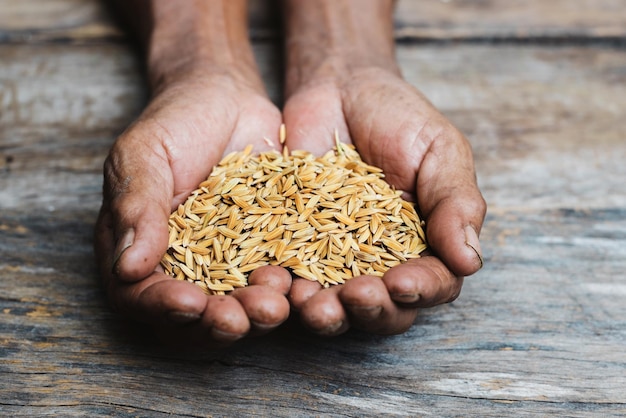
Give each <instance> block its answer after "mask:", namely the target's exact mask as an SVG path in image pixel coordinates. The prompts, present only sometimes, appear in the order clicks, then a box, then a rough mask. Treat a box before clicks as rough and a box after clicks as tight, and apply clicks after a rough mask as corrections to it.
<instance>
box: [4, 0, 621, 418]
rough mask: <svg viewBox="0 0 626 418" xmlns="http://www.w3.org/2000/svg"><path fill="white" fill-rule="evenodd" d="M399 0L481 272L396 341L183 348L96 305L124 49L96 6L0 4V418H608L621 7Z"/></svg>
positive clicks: (255, 25) (407, 61) (255, 22)
mask: <svg viewBox="0 0 626 418" xmlns="http://www.w3.org/2000/svg"><path fill="white" fill-rule="evenodd" d="M252 6H253V7H252V9H251V22H252V32H251V33H252V36H253V39H254V41H255V51H256V53H257V56H258V59H259V62H260V66H261V68H262V71H263V73H264V75H265V78H266V81H267V84H268V88H269V90H270V93H271V95H272V97H273V98H274V99H275V100H276V101H277V102H279V101H280V99H279V98H280V89H279V85H280V74H279V71H278V70H279V68H280V65H279V62H280V46H279V45H280V43H279V40H278V35H277V30H276V24H277V18H276V15H275V11H273V10H272V9H271V8H270V7H268V6H267V5H265V4H264V2H259V1H256V2H253V4H252ZM398 7H399V10H398V14H397V16H398V17H397V24H396V27H397V32H396V34H397V37H398V51H397V52H398V56H399V59H400V62H401V65H402V69H403V71H404V74H405V76H406V77H407V79H408V80H409V81H410V82H411V83H413V84H415V85H416V86H418V87H419V88H420V89H421V90H422V91H423V92H424V93H425V94H426V95H427V96H428V97H430V98H431V99H432V101H433V102H434V103H435V104H436V105H437V106H438V107H439V108H441V109H442V111H443V112H444V113H445V114H446V115H448V116H449V117H450V119H451V120H452V121H453V122H454V123H455V124H456V125H457V126H459V127H460V128H461V130H463V131H464V132H465V133H466V134H467V135H468V137H469V138H470V140H471V142H472V144H473V146H474V151H475V158H476V162H477V168H478V177H479V182H480V185H481V187H482V190H483V191H484V194H485V197H486V199H487V201H488V203H489V214H488V217H487V220H486V224H485V227H484V230H483V235H482V239H483V249H484V252H485V259H486V265H485V268H484V269H483V270H482V271H480V272H479V273H478V274H476V275H475V276H472V277H471V278H468V279H467V280H466V284H465V286H464V289H463V293H462V294H461V297H460V298H459V299H458V300H457V301H455V302H454V303H452V304H449V305H445V306H440V307H437V308H434V309H429V310H424V311H423V313H422V314H421V316H420V317H419V318H418V319H417V321H416V323H415V325H414V326H413V327H412V328H411V329H410V331H409V332H407V333H406V334H403V335H400V336H393V337H377V336H371V335H367V334H364V333H360V332H350V333H348V334H347V335H344V336H341V337H339V338H335V339H318V338H316V337H314V336H311V335H309V334H307V333H306V332H304V331H302V330H300V329H299V328H298V327H297V326H288V327H285V329H283V330H281V331H279V332H278V333H276V334H274V335H271V336H268V337H263V338H258V339H254V340H247V341H245V342H243V343H241V344H237V345H235V346H234V347H232V348H230V349H228V350H225V351H220V352H193V351H189V352H179V351H174V350H172V349H168V348H164V347H162V346H160V345H159V344H158V342H157V341H156V340H155V338H154V337H153V336H152V335H151V334H150V333H149V332H148V331H146V330H145V329H144V328H143V327H142V326H138V325H136V324H132V323H128V322H127V321H125V320H124V319H123V318H120V317H118V316H116V315H115V314H113V313H111V312H110V311H109V309H108V308H107V305H106V302H105V300H104V298H103V294H102V292H101V290H100V288H99V284H98V278H97V274H96V271H95V267H94V257H93V255H92V228H93V224H94V221H95V217H96V213H97V210H98V206H99V202H100V199H101V195H100V189H101V166H102V162H103V160H104V157H105V155H106V152H107V149H108V147H109V146H110V145H111V143H112V141H113V140H114V138H115V136H116V135H117V134H118V133H119V132H120V131H121V130H122V129H123V128H124V127H125V126H126V125H127V124H128V123H129V122H130V121H131V120H132V119H133V117H134V116H136V115H137V113H138V112H139V111H140V109H141V107H142V105H143V104H144V103H145V97H146V91H145V88H144V86H143V79H142V76H141V73H140V70H139V64H138V60H137V58H136V57H135V56H134V54H133V52H132V51H131V49H130V48H129V47H128V45H127V41H126V39H125V37H124V35H123V34H122V33H121V32H120V30H118V29H117V28H116V27H115V26H114V25H113V24H112V23H111V20H110V18H108V17H107V15H106V13H105V11H104V10H103V8H102V6H101V4H100V3H99V2H98V1H96V0H0V416H48V415H49V416H99V415H106V416H133V417H134V416H170V415H174V416H194V417H195V416H198V417H199V416H245V415H262V416H289V417H291V416H383V415H384V416H468V415H473V416H533V417H534V416H548V415H552V414H554V415H559V416H602V417H604V416H625V415H626V304H625V303H624V300H625V298H626V278H625V274H624V272H625V271H626V186H625V185H624V184H625V183H626V181H625V180H626V4H625V3H624V2H623V1H622V0H553V1H550V2H546V1H542V0H527V1H524V2H521V1H510V0H493V1H489V2H482V1H480V2H479V1H470V0H458V1H456V0H455V1H437V0H422V1H413V0H401V1H400V2H399V5H398Z"/></svg>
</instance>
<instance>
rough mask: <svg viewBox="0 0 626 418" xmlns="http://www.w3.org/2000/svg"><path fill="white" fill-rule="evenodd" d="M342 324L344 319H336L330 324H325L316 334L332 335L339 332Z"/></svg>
mask: <svg viewBox="0 0 626 418" xmlns="http://www.w3.org/2000/svg"><path fill="white" fill-rule="evenodd" d="M343 326H344V321H337V322H335V323H334V324H332V325H329V326H327V327H326V328H324V329H321V330H319V331H318V332H317V334H318V335H322V336H327V337H329V336H330V337H332V336H334V335H336V334H338V333H339V330H340V329H342V328H343Z"/></svg>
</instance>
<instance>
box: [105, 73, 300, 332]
mask: <svg viewBox="0 0 626 418" xmlns="http://www.w3.org/2000/svg"><path fill="white" fill-rule="evenodd" d="M281 121H282V118H281V114H280V111H279V110H278V109H277V108H276V107H275V106H274V105H273V104H272V103H271V102H270V101H269V99H268V98H267V97H266V96H265V94H264V92H263V89H262V87H258V86H257V85H254V84H247V83H246V82H243V81H241V80H237V79H236V78H234V77H231V76H229V75H226V74H224V75H216V76H210V75H204V74H203V76H202V77H193V76H189V77H185V78H184V79H181V80H177V81H176V82H173V83H169V84H168V85H167V87H164V88H161V89H160V90H158V91H157V92H156V94H155V95H154V98H153V99H152V100H151V101H150V103H149V105H148V106H147V108H146V109H145V111H144V112H143V113H142V115H141V116H140V117H139V118H138V120H137V121H136V122H135V123H134V124H133V125H132V126H130V127H129V128H128V129H127V130H126V131H125V132H124V133H123V134H122V135H121V136H120V137H119V138H118V139H117V141H116V142H115V144H114V146H113V147H112V149H111V151H110V153H109V156H108V158H107V159H106V162H105V166H104V177H105V181H104V200H103V204H102V208H101V211H100V215H99V219H98V223H97V227H96V254H97V257H98V261H99V265H100V269H101V274H102V277H103V280H104V284H105V288H106V291H107V294H108V297H109V300H110V302H111V303H112V305H113V306H114V308H115V309H117V310H118V311H119V312H121V313H122V314H124V315H127V316H129V317H131V318H134V319H136V320H139V321H143V322H146V323H148V324H150V325H152V326H153V327H154V329H155V330H156V332H157V333H158V334H160V335H162V336H163V337H164V339H167V340H169V341H177V342H181V343H190V342H191V343H197V344H204V343H229V342H232V341H234V340H237V339H239V338H241V337H243V336H245V335H247V334H250V333H251V334H259V333H264V332H267V331H270V330H271V329H273V328H275V327H277V326H278V325H280V323H282V322H283V321H284V320H285V319H286V318H287V317H288V315H289V303H288V301H287V298H286V294H287V292H288V290H289V287H290V285H291V277H290V275H289V274H288V272H287V271H286V270H284V269H281V268H278V267H264V268H261V269H259V270H257V271H255V272H253V274H251V276H250V280H249V282H250V286H248V287H246V288H243V289H238V290H236V291H234V292H233V293H232V294H231V295H228V296H207V295H206V294H204V293H203V291H202V290H201V289H200V287H198V286H196V285H194V284H192V283H188V282H185V281H177V280H175V279H173V278H171V277H169V276H167V275H165V274H164V273H163V272H162V270H161V269H160V267H159V261H160V259H161V257H162V256H163V254H164V253H165V251H166V249H167V245H168V226H167V225H168V218H169V215H170V213H171V212H172V210H174V209H175V208H176V207H177V206H178V204H180V203H181V202H183V201H184V200H185V199H186V198H187V196H188V195H189V194H190V192H191V191H193V190H194V189H195V188H196V187H197V185H198V184H199V183H200V182H201V181H202V180H204V179H205V178H206V177H207V176H208V174H209V173H210V172H211V170H212V168H213V166H215V165H216V164H217V163H218V162H219V160H220V159H221V158H222V156H223V155H224V154H226V153H228V152H231V151H234V150H241V149H243V148H245V147H246V146H247V145H248V144H250V143H252V144H253V145H254V152H261V151H264V150H266V149H268V148H270V144H268V143H267V140H266V139H264V137H265V138H268V139H269V140H270V141H272V142H273V143H274V145H273V148H275V149H279V148H280V145H279V141H278V132H279V128H280V124H281Z"/></svg>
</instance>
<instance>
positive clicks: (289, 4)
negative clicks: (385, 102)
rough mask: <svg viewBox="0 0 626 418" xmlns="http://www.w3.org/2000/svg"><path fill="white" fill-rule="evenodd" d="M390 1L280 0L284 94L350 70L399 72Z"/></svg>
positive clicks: (334, 78)
mask: <svg viewBox="0 0 626 418" xmlns="http://www.w3.org/2000/svg"><path fill="white" fill-rule="evenodd" d="M393 4H394V1H393V0H307V1H301V0H285V6H286V7H285V27H286V38H287V42H286V47H287V51H286V56H287V72H286V76H287V82H286V92H287V95H288V96H289V95H290V94H291V93H293V92H294V91H296V90H298V89H299V88H301V87H303V86H306V85H309V84H312V83H319V82H324V81H333V82H339V83H342V82H343V81H345V80H349V79H350V78H351V77H352V76H353V75H354V74H356V73H359V72H362V71H369V70H372V69H374V70H384V71H389V72H393V73H396V74H399V73H400V71H399V68H398V65H397V62H396V59H395V42H394V37H393Z"/></svg>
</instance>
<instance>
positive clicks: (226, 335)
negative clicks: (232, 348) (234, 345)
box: [211, 328, 244, 342]
mask: <svg viewBox="0 0 626 418" xmlns="http://www.w3.org/2000/svg"><path fill="white" fill-rule="evenodd" d="M211 335H212V336H213V338H215V340H217V341H221V342H234V341H237V340H239V339H241V338H242V337H243V336H244V335H243V334H234V333H232V332H227V331H222V330H221V329H217V328H213V329H212V330H211Z"/></svg>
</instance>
